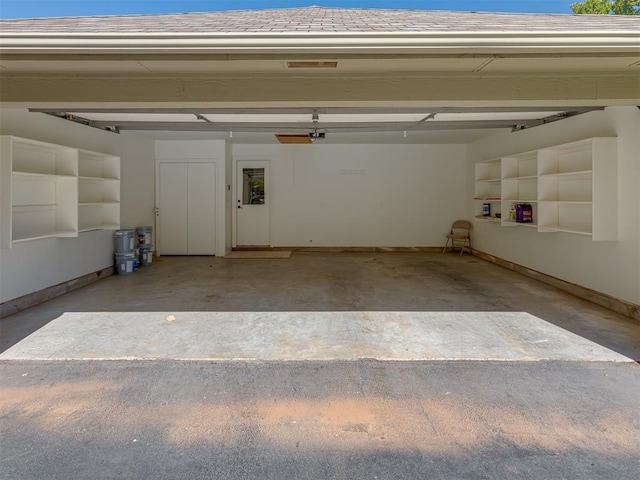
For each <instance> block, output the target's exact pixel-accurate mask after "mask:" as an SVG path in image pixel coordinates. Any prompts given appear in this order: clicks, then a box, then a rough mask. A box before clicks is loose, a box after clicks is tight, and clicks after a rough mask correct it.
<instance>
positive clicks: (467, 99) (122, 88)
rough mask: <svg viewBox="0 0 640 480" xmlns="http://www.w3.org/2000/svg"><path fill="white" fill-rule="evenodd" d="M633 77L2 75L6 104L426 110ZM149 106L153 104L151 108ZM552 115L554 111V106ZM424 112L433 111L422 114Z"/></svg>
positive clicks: (526, 98)
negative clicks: (380, 105) (379, 105)
mask: <svg viewBox="0 0 640 480" xmlns="http://www.w3.org/2000/svg"><path fill="white" fill-rule="evenodd" d="M638 79H639V77H638V73H637V72H635V71H631V72H630V73H629V74H595V73H594V74H567V73H565V74H527V75H515V74H514V75H480V74H478V75H453V74H452V75H445V74H440V75H429V74H413V75H405V74H402V75H401V74H396V75H360V76H358V75H351V76H314V77H288V76H278V75H255V76H249V75H247V76H237V77H233V76H220V77H215V76H190V77H179V76H125V75H114V76H83V75H69V76H67V75H18V74H6V75H4V76H3V77H2V79H1V81H0V98H1V99H2V102H3V104H4V105H5V106H8V107H10V106H16V107H17V106H20V107H41V108H42V107H46V106H52V105H55V104H58V105H60V104H62V105H63V106H64V108H68V107H71V106H73V105H75V104H77V106H78V107H82V106H83V105H82V104H83V103H84V104H89V105H91V104H93V105H97V104H100V105H102V106H105V104H107V105H108V106H113V107H130V106H136V105H138V106H156V107H159V106H160V104H162V105H163V106H165V107H166V106H167V104H171V105H170V106H173V105H175V106H180V107H184V108H189V107H191V106H197V107H205V106H206V105H214V104H225V105H228V106H233V104H238V105H240V104H242V105H244V106H247V105H250V106H254V107H257V106H260V104H262V105H264V106H269V105H271V106H273V105H276V106H287V104H288V105H295V104H298V105H300V104H305V105H306V106H318V107H321V106H326V105H332V106H340V105H344V106H347V105H351V106H364V104H369V105H374V104H376V103H377V102H379V103H383V104H386V105H390V106H392V105H396V104H398V106H401V105H403V104H404V105H405V106H407V105H413V106H418V107H421V108H422V107H426V108H428V106H429V105H433V106H439V107H451V106H467V107H473V106H476V107H481V106H494V105H498V104H501V105H504V106H518V107H519V108H521V107H532V106H535V107H543V106H544V107H549V105H555V104H558V105H572V106H603V105H637V104H638V103H640V81H638ZM154 104H155V105H154ZM552 110H555V108H552ZM427 113H431V112H429V111H428V110H427Z"/></svg>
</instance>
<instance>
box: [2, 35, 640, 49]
mask: <svg viewBox="0 0 640 480" xmlns="http://www.w3.org/2000/svg"><path fill="white" fill-rule="evenodd" d="M567 50H569V51H572V52H585V53H587V52H588V53H598V52H602V53H606V52H612V51H625V52H639V53H640V42H638V32H635V31H604V32H593V31H567V32H557V31H555V32H533V33H532V32H481V33H478V32H475V33H470V32H426V33H425V32H376V33H374V34H372V33H368V32H348V33H343V32H302V33H301V32H296V33H292V32H284V33H283V32H276V33H274V32H269V33H253V32H247V33H231V34H230V33H149V32H140V33H108V34H106V33H33V32H16V33H12V32H5V33H2V34H0V51H1V52H2V53H13V54H35V53H46V54H62V53H64V54H69V53H83V54H87V53H96V54H117V53H142V54H145V53H146V54H151V53H156V54H157V53H216V54H222V53H234V54H238V53H298V54H299V53H314V54H317V53H335V54H338V53H376V52H380V53H403V52H406V53H417V52H422V53H448V54H449V53H456V52H460V53H464V52H469V51H473V52H476V53H506V52H510V53H515V52H519V51H523V52H534V51H543V52H550V53H551V52H558V51H567Z"/></svg>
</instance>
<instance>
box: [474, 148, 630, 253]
mask: <svg viewBox="0 0 640 480" xmlns="http://www.w3.org/2000/svg"><path fill="white" fill-rule="evenodd" d="M617 159H618V153H617V138H590V139H587V140H582V141H579V142H573V143H568V144H564V145H559V146H556V147H549V148H544V149H540V150H537V151H534V152H526V153H522V154H518V155H511V156H508V157H504V158H502V159H498V160H488V161H485V162H479V163H477V164H476V189H475V197H474V200H475V203H476V208H475V216H476V218H483V217H482V204H483V203H491V205H492V207H493V205H494V203H492V202H496V200H495V197H499V198H500V204H501V205H500V207H499V208H500V211H501V212H502V219H501V222H500V223H501V225H502V226H525V227H530V228H531V227H533V228H537V231H539V232H565V233H573V234H578V235H588V236H590V237H591V238H592V239H593V240H594V241H613V240H617V238H618V201H617V181H618V168H617V163H618V160H617ZM497 175H498V176H499V180H498V178H496V176H497ZM514 203H528V204H530V205H531V207H532V210H533V220H534V221H533V223H516V222H512V221H509V218H508V215H509V210H510V208H511V205H513V204H514ZM484 218H486V217H484ZM490 220H494V221H495V219H493V218H490Z"/></svg>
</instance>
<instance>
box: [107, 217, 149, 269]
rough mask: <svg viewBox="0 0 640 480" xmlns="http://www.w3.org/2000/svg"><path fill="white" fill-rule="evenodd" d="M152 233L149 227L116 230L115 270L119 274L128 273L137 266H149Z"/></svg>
mask: <svg viewBox="0 0 640 480" xmlns="http://www.w3.org/2000/svg"><path fill="white" fill-rule="evenodd" d="M152 233H153V230H152V228H151V227H136V229H135V231H134V230H133V229H129V230H116V270H117V272H118V274H119V275H129V274H131V273H133V272H134V270H136V269H137V268H138V266H141V267H149V266H151V264H152V262H153V245H152V244H151V239H152ZM136 240H137V243H138V245H137V246H136V245H135V243H136Z"/></svg>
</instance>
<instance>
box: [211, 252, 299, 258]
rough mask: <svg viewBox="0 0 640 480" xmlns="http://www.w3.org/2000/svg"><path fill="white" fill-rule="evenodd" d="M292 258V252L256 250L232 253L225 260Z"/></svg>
mask: <svg viewBox="0 0 640 480" xmlns="http://www.w3.org/2000/svg"><path fill="white" fill-rule="evenodd" d="M290 256H291V250H276V251H271V250H269V251H256V250H249V251H247V250H242V251H236V252H230V253H228V254H227V255H225V256H224V257H223V258H231V259H235V258H289V257H290Z"/></svg>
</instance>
